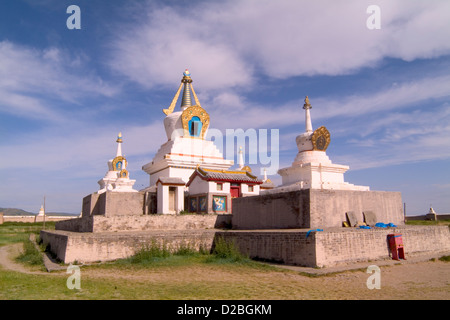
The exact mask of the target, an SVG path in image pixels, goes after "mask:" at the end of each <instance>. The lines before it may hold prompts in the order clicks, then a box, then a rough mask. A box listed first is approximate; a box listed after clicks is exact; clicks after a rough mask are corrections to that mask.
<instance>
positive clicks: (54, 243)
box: [40, 230, 215, 263]
mask: <svg viewBox="0 0 450 320" xmlns="http://www.w3.org/2000/svg"><path fill="white" fill-rule="evenodd" d="M214 233H215V231H214V230H164V231H151V232H149V231H146V232H142V231H141V232H117V233H115V232H114V233H77V232H68V231H45V230H42V231H41V233H40V237H41V239H42V240H43V243H44V245H47V244H50V246H51V251H52V252H53V253H55V254H56V256H57V257H58V259H60V260H61V261H62V262H64V263H73V262H75V261H78V262H82V263H88V262H97V261H110V260H116V259H122V258H127V257H129V256H132V255H133V254H135V253H136V252H137V251H139V250H141V249H142V248H144V247H146V246H151V245H152V243H153V242H156V243H157V244H159V245H165V246H166V247H167V248H168V249H169V250H176V249H177V248H179V247H180V246H189V247H190V248H193V249H195V250H199V249H200V247H202V248H203V249H204V250H211V247H212V243H213V239H214Z"/></svg>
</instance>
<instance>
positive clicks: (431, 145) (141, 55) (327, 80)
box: [0, 0, 450, 215]
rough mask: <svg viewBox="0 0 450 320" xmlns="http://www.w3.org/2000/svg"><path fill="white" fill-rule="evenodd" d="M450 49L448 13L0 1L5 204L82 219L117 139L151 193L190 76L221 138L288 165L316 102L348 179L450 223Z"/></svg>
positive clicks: (276, 4)
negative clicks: (167, 115) (152, 167)
mask: <svg viewBox="0 0 450 320" xmlns="http://www.w3.org/2000/svg"><path fill="white" fill-rule="evenodd" d="M73 4H74V5H78V6H79V7H80V9H81V29H80V30H76V29H75V30H69V29H68V28H67V26H66V20H67V18H69V16H70V14H67V13H66V9H67V7H68V6H69V5H73ZM369 5H378V6H379V8H380V9H381V15H380V18H381V29H375V30H369V29H368V28H367V26H366V21H367V19H368V18H369V16H370V14H368V13H367V12H366V9H367V7H368V6H369ZM449 39H450V2H449V1H446V0H443V1H437V0H436V1H403V0H396V1H394V0H389V1H378V0H372V1H364V0H347V1H331V0H330V1H279V0H277V1H267V0H258V1H252V0H242V1H124V0H110V1H106V0H105V1H101V0H95V1H92V0H91V1H87V0H71V1H64V0H41V1H33V0H1V1H0V133H1V137H2V139H1V141H0V150H1V158H0V176H1V184H0V207H15V208H22V209H25V210H29V211H33V212H37V211H38V210H39V207H40V205H41V203H42V200H43V197H44V195H45V196H46V206H47V210H48V211H64V212H73V213H77V212H80V210H81V201H82V197H83V196H85V195H87V194H89V193H92V192H95V191H96V190H98V185H97V181H98V180H99V179H101V178H102V177H103V176H104V174H105V172H106V170H107V165H106V162H107V160H109V159H111V158H112V157H114V155H115V150H116V143H115V139H116V136H117V134H118V132H119V131H121V132H122V133H123V137H124V144H123V152H124V154H125V155H126V156H127V159H128V161H129V167H128V169H129V171H130V177H131V178H133V179H136V180H137V181H136V184H135V188H136V189H141V188H143V187H145V186H147V185H148V183H149V178H148V175H147V174H146V173H144V172H143V171H142V170H141V167H142V165H144V164H145V163H148V162H150V161H151V160H152V158H153V156H154V154H155V153H156V151H157V150H158V148H159V146H160V145H161V144H162V143H164V142H165V140H166V137H165V132H164V127H163V123H162V121H163V119H164V114H163V113H162V111H161V110H162V109H163V108H167V107H168V105H169V104H170V102H171V100H172V98H173V95H174V94H175V92H176V90H177V88H178V85H179V81H180V79H181V76H182V72H183V71H184V69H186V68H189V70H190V71H191V73H192V78H193V80H194V88H195V90H196V93H197V95H198V96H199V99H200V102H201V104H202V107H204V108H205V109H206V110H207V111H208V113H209V114H210V116H211V127H212V128H217V129H219V130H221V131H223V132H225V130H226V129H238V128H242V129H244V130H247V129H251V128H253V129H278V130H279V137H280V140H279V142H280V147H279V149H280V158H279V161H280V167H286V166H290V164H291V163H292V161H293V160H294V158H295V156H296V153H297V147H296V145H295V137H296V135H298V134H300V133H301V132H303V131H304V118H303V117H304V114H303V109H302V108H301V106H302V105H303V99H304V97H305V96H306V95H308V96H309V98H310V102H311V104H312V106H313V108H312V109H311V115H312V123H313V128H314V129H315V128H318V127H320V126H322V125H324V126H326V127H327V128H328V130H329V131H330V132H331V144H330V146H329V147H328V150H327V154H328V156H329V157H330V159H331V160H332V161H333V162H334V163H337V164H345V165H349V166H350V170H349V171H348V172H347V173H346V174H345V180H346V181H347V182H350V183H353V184H359V185H367V186H370V187H371V190H385V191H400V192H402V197H403V201H404V202H406V206H407V214H408V215H419V214H424V213H426V212H427V211H428V209H429V206H430V204H432V205H433V207H434V209H435V210H436V211H437V212H438V213H450V41H449ZM247 162H248V159H247ZM260 167H261V165H260V164H254V165H252V168H255V169H254V170H255V171H257V169H259V168H260ZM270 178H271V179H272V180H273V181H274V182H276V183H280V182H281V179H280V178H279V177H278V176H276V175H274V176H270Z"/></svg>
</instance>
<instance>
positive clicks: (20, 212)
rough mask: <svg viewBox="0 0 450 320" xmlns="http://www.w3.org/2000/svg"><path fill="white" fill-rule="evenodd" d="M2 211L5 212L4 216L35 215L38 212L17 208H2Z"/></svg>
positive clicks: (0, 210)
mask: <svg viewBox="0 0 450 320" xmlns="http://www.w3.org/2000/svg"><path fill="white" fill-rule="evenodd" d="M0 212H3V215H4V216H31V215H33V216H35V215H37V213H32V212H28V211H25V210H22V209H16V208H0Z"/></svg>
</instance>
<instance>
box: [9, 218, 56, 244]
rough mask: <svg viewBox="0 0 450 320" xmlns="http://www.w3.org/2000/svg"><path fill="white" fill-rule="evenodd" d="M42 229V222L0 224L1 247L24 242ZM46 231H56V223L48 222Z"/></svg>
mask: <svg viewBox="0 0 450 320" xmlns="http://www.w3.org/2000/svg"><path fill="white" fill-rule="evenodd" d="M42 228H43V223H42V222H38V223H27V222H5V223H3V224H0V246H4V245H7V244H13V243H17V242H24V241H26V240H27V239H28V237H29V234H30V233H35V234H39V232H40V231H41V230H42ZM45 229H48V230H53V229H55V223H54V222H46V223H45Z"/></svg>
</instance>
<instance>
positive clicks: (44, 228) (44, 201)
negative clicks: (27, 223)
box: [42, 196, 45, 230]
mask: <svg viewBox="0 0 450 320" xmlns="http://www.w3.org/2000/svg"><path fill="white" fill-rule="evenodd" d="M42 228H43V229H44V230H45V196H44V225H43V227H42Z"/></svg>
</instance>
